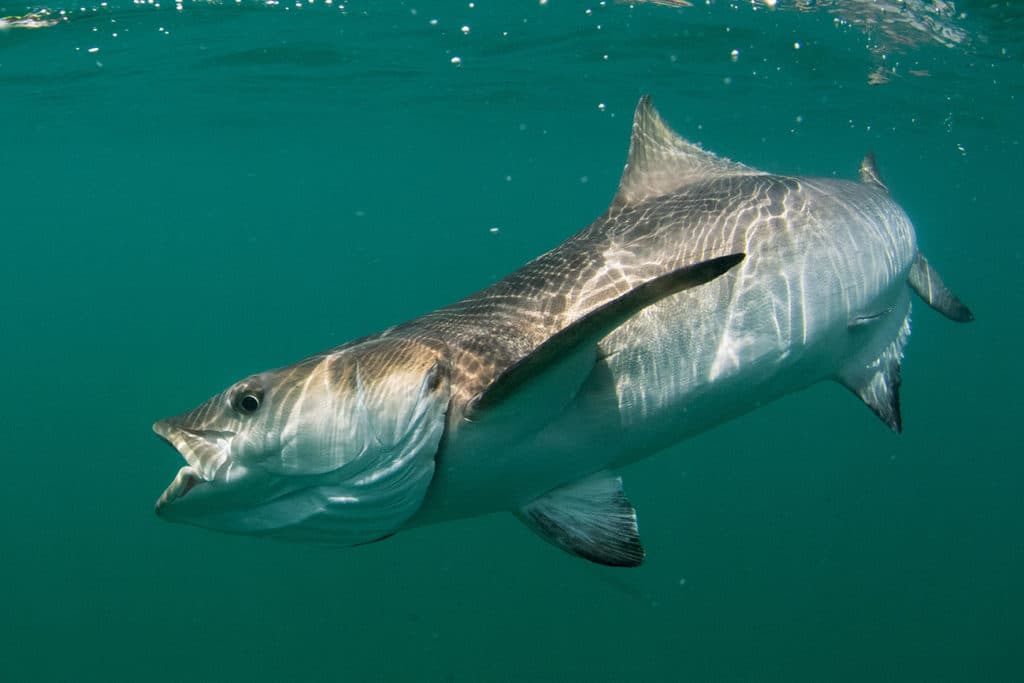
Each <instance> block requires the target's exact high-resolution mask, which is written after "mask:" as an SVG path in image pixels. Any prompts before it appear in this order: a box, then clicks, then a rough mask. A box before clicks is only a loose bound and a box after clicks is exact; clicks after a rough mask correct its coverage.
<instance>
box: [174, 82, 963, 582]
mask: <svg viewBox="0 0 1024 683" xmlns="http://www.w3.org/2000/svg"><path fill="white" fill-rule="evenodd" d="M860 175H861V178H860V182H852V181H845V180H835V179H821V178H804V177H794V176H785V175H773V174H768V173H764V172H762V171H758V170H756V169H752V168H749V167H747V166H744V165H742V164H738V163H734V162H731V161H728V160H726V159H723V158H721V157H717V156H715V155H713V154H710V153H708V152H706V151H704V150H702V149H700V148H699V147H697V146H696V145H693V144H691V143H688V142H686V141H685V140H683V139H682V138H680V137H679V136H677V135H676V134H675V133H674V132H672V131H671V130H670V129H669V128H668V127H667V126H666V125H665V124H664V122H663V121H662V120H661V118H660V117H659V116H658V114H657V113H656V112H655V111H654V109H653V107H652V106H651V104H650V100H649V99H648V98H644V99H642V100H641V102H640V105H639V106H638V108H637V112H636V115H635V118H634V124H633V138H632V141H631V145H630V153H629V160H628V162H627V165H626V169H625V172H624V174H623V178H622V181H621V183H620V187H619V191H618V193H617V194H616V197H615V199H614V200H613V202H612V204H611V206H610V207H609V208H608V210H607V211H606V212H605V214H604V215H602V216H601V217H599V218H598V219H597V220H596V221H594V222H593V223H592V224H591V225H590V226H588V227H587V228H585V229H584V230H583V231H581V232H580V233H578V234H576V235H574V236H573V237H571V238H570V239H569V240H567V241H566V242H564V243H562V244H561V245H559V246H558V247H556V248H554V249H552V250H551V251H549V252H547V253H546V254H543V255H542V256H540V257H538V258H536V259H534V260H533V261H532V262H530V263H529V264H527V265H525V266H524V267H523V268H521V269H519V270H517V271H516V272H514V273H512V274H510V275H509V276H508V277H506V278H504V279H502V280H500V281H499V282H497V283H495V284H493V285H491V286H490V287H488V288H486V289H484V290H481V291H480V292H478V293H476V294H474V295H472V296H469V297H467V298H465V299H463V300H461V301H459V302H456V303H455V304H452V305H450V306H447V307H445V308H441V309H439V310H437V311H434V312H431V313H428V314H426V315H424V316H421V317H419V318H416V319H414V320H411V321H408V322H406V323H403V324H400V325H397V326H395V327H392V328H389V329H387V330H384V331H382V332H380V333H378V334H375V335H371V336H369V337H366V338H363V339H360V340H356V341H354V342H351V343H349V344H346V345H343V346H340V347H338V348H336V349H332V350H329V351H326V352H324V353H321V354H318V355H315V356H312V357H310V358H307V359H305V360H303V361H300V362H299V363H297V364H295V365H292V366H288V367H286V368H281V369H279V370H273V371H268V372H266V373H260V374H257V375H254V376H252V377H249V378H246V379H244V380H242V381H241V382H239V383H237V384H235V385H233V386H232V387H230V388H228V389H227V390H226V391H225V392H222V393H221V394H218V395H217V396H214V397H213V398H211V399H210V400H209V401H207V402H206V403H204V404H203V405H201V406H199V407H198V408H196V409H194V410H193V411H190V412H188V413H185V414H183V415H181V416H178V417H175V418H168V419H167V420H163V421H161V422H158V423H157V424H156V425H155V426H154V429H155V430H156V431H157V433H158V434H160V435H161V436H163V437H164V438H165V439H166V440H167V441H168V442H170V443H171V444H172V445H173V446H175V448H177V449H178V450H179V452H181V453H182V455H183V456H184V457H185V459H186V460H187V461H188V465H187V466H186V467H184V468H182V470H181V471H179V474H178V477H177V478H176V479H175V481H174V482H173V483H172V485H171V486H170V487H168V489H167V491H165V492H164V494H163V496H161V498H160V500H159V501H158V504H157V511H158V513H159V514H161V515H162V516H165V517H167V518H168V519H171V520H173V521H183V522H187V523H192V524H197V525H200V526H206V527H210V528H214V529H219V530H222V531H228V532H234V533H245V534H253V535H266V536H273V537H278V538H284V539H291V540H301V541H311V542H321V543H335V544H341V545H354V544H359V543H366V542H371V541H374V540H378V539H380V538H383V537H386V536H389V535H391V534H393V533H395V532H396V531H399V530H401V529H404V528H408V527H411V526H417V525H423V524H430V523H436V522H441V521H446V520H451V519H458V518H464V517H472V516H477V515H481V514H486V513H489V512H495V511H500V510H509V511H512V512H513V513H514V514H516V515H517V516H518V517H519V518H520V519H521V520H522V521H523V522H524V523H526V524H527V525H528V526H529V527H530V528H532V529H533V530H534V531H536V532H537V533H538V534H539V535H541V536H542V537H543V538H544V539H545V540H548V541H550V542H551V543H553V544H554V545H556V546H558V547H560V548H562V549H564V550H566V551H568V552H570V553H573V554H576V555H579V556H581V557H584V558H586V559H589V560H592V561H595V562H599V563H602V564H610V565H622V566H634V565H636V564H639V563H640V561H642V559H643V554H644V553H643V548H642V546H641V544H640V541H639V536H638V533H637V529H636V514H635V511H634V510H633V507H632V505H631V504H630V503H629V501H628V499H626V497H625V495H624V493H623V491H622V484H621V479H619V478H618V477H617V476H615V475H614V474H611V472H612V471H613V470H615V469H617V468H619V467H622V466H623V465H627V464H629V463H631V462H633V461H636V460H638V459H640V458H643V457H646V456H648V455H650V454H652V453H655V452H657V451H659V450H661V449H663V448H665V447H667V446H669V445H671V444H673V443H676V442H678V441H680V440H682V439H684V438H686V437H688V436H691V435H693V434H696V433H699V432H701V431H703V430H705V429H708V428H709V427H712V426H714V425H716V424H719V423H721V422H723V421H726V420H728V419H730V418H733V417H735V416H737V415H740V414H743V413H745V412H748V411H750V410H752V409H754V408H756V407H757V406H759V405H762V404H764V403H766V402H769V401H772V400H774V399H776V398H779V397H781V396H783V395H785V394H788V393H791V392H794V391H797V390H800V389H802V388H805V387H807V386H810V385H812V384H814V383H817V382H819V381H822V380H835V381H838V382H840V383H842V384H844V385H845V386H847V387H848V388H850V389H851V390H852V391H853V392H854V393H855V394H856V395H857V396H859V397H860V398H861V399H862V400H863V401H864V402H865V403H866V404H867V405H868V406H869V407H870V408H871V409H872V410H873V411H874V412H875V413H876V414H877V415H878V416H879V417H880V418H881V419H882V420H883V421H884V422H885V423H886V424H887V425H888V426H889V427H890V428H892V429H893V430H895V431H899V430H900V429H901V421H900V413H899V383H900V369H899V367H900V361H901V359H902V357H903V349H904V345H905V343H906V341H907V338H908V336H909V333H910V308H911V291H912V290H914V291H917V292H918V293H919V294H920V295H921V296H922V297H923V298H924V299H925V300H926V301H927V302H928V303H929V304H930V305H932V306H933V307H935V308H937V309H938V310H940V312H942V313H944V314H945V315H947V317H950V318H952V319H954V320H960V321H967V320H970V319H972V317H973V316H972V315H971V313H970V311H969V310H968V309H967V308H966V307H965V306H964V305H963V304H962V303H961V302H960V301H959V300H958V299H957V298H956V297H955V296H954V295H952V293H950V292H949V291H948V290H947V289H946V288H945V287H944V285H943V284H942V282H941V279H940V278H939V277H938V275H937V274H936V273H935V272H934V271H933V270H932V269H931V268H930V266H929V265H928V263H927V261H926V260H925V259H924V257H923V256H922V255H921V254H920V252H919V250H918V247H917V242H916V238H915V233H914V229H913V226H912V224H911V222H910V220H909V219H908V218H907V216H906V214H905V213H904V212H903V210H902V209H901V208H900V207H899V205H898V204H896V203H895V202H894V201H893V200H892V198H891V197H890V196H889V193H888V190H887V189H886V188H885V186H884V184H883V183H882V182H881V180H880V178H879V176H878V172H877V170H876V168H875V164H874V160H873V158H872V157H871V156H870V155H869V156H868V158H866V159H865V161H864V163H863V164H862V165H861V173H860Z"/></svg>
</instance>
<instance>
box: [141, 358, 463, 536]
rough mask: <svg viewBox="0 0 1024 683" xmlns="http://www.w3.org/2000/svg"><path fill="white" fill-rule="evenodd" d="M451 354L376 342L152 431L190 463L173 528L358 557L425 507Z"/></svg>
mask: <svg viewBox="0 0 1024 683" xmlns="http://www.w3.org/2000/svg"><path fill="white" fill-rule="evenodd" d="M450 395H451V390H450V371H449V365H448V363H447V360H446V358H445V357H444V355H443V353H442V352H440V351H439V350H438V349H436V348H433V347H431V346H429V345H427V344H424V343H422V342H418V341H410V340H406V339H391V338H381V339H371V340H368V341H364V342H360V343H356V344H353V345H351V346H347V347H342V348H340V349H338V350H335V351H332V352H328V353H326V354H322V355H320V356H314V357H312V358H309V359H306V360H304V361H300V362H299V363H296V364H295V365H292V366H289V367H285V368H280V369H277V370H270V371H267V372H262V373H258V374H255V375H252V376H250V377H246V378H245V379H243V380H241V381H239V382H236V383H235V384H233V385H231V386H230V387H228V388H227V389H225V390H224V391H222V392H221V393H219V394H217V395H215V396H213V397H212V398H210V399H209V400H208V401H206V402H205V403H203V404H201V405H199V406H198V407H196V408H194V409H192V410H190V411H188V412H186V413H183V414H181V415H178V416H175V417H170V418H167V419H164V420H160V421H159V422H157V423H156V424H154V425H153V430H154V431H155V432H156V433H157V434H158V435H159V436H160V437H162V438H163V439H164V440H165V441H167V442H168V443H169V444H170V445H171V446H173V447H174V448H175V449H176V450H177V451H178V453H180V454H181V456H182V457H183V458H184V459H185V462H186V465H185V466H184V467H182V468H181V469H180V470H179V471H178V474H177V475H176V476H175V478H174V480H173V481H172V482H171V484H170V486H168V487H167V489H166V490H165V491H164V492H163V494H162V495H161V496H160V498H159V500H157V503H156V512H157V514H158V515H159V516H160V517H162V518H164V519H167V520H169V521H174V522H182V523H186V524H192V525H196V526H200V527H205V528H209V529H215V530H218V531H224V532H228V533H237V534H248V535H257V536H272V537H278V538H284V539H291V540H300V541H310V542H319V543H328V544H334V545H358V544H361V543H368V542H371V541H374V540H378V539H380V538H383V537H386V536H389V535H391V534H393V533H394V532H395V531H397V530H398V529H399V528H400V527H401V526H402V525H403V524H404V522H406V521H407V520H408V519H409V518H410V517H411V516H412V515H413V514H414V513H415V512H416V511H417V510H418V509H419V507H420V505H421V503H422V501H423V498H424V496H425V495H426V492H427V488H428V487H429V485H430V481H431V479H432V477H433V472H434V456H435V455H436V453H437V449H438V446H439V444H440V441H441V437H442V435H443V433H444V429H445V419H446V414H447V410H448V405H449V402H450Z"/></svg>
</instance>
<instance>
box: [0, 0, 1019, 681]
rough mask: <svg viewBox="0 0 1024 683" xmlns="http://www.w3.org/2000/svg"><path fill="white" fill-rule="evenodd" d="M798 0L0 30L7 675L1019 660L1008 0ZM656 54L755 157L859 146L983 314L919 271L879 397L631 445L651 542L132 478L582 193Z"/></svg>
mask: <svg viewBox="0 0 1024 683" xmlns="http://www.w3.org/2000/svg"><path fill="white" fill-rule="evenodd" d="M813 4H814V3H808V2H806V1H805V2H801V3H787V2H786V1H785V0H780V2H779V3H778V7H777V8H776V11H768V9H766V8H765V7H764V5H763V3H761V4H760V5H758V6H752V5H751V4H750V3H749V2H742V3H738V4H736V5H728V4H726V3H712V4H711V5H709V6H704V5H703V4H702V5H701V6H699V7H693V8H681V9H675V8H670V7H660V6H653V5H637V6H629V5H622V4H612V3H608V4H603V3H572V2H567V1H565V0H551V1H550V2H549V3H547V4H546V5H541V4H538V3H537V2H529V1H528V2H521V3H511V2H508V3H498V2H492V1H490V0H477V1H476V3H475V7H472V6H470V5H469V4H468V3H467V2H465V1H463V2H443V3H425V2H424V3H422V4H416V3H383V2H368V1H362V0H354V1H353V2H351V3H347V4H346V6H345V8H344V9H340V8H339V6H338V4H337V3H336V4H334V5H333V6H325V5H324V4H323V3H322V2H318V3H316V4H313V5H309V6H305V7H296V6H286V5H277V6H264V5H258V4H254V3H243V4H236V3H230V2H229V3H224V4H223V5H209V4H195V3H186V4H185V5H184V7H182V8H181V9H180V10H179V9H175V7H174V6H173V3H165V6H163V7H156V6H147V5H132V4H130V3H121V4H119V5H111V6H108V7H92V6H86V7H85V8H83V9H79V7H80V6H74V5H71V4H68V5H66V6H60V5H54V6H50V7H49V9H50V10H51V11H53V12H56V11H57V10H60V9H66V10H72V11H70V12H68V13H67V14H66V17H67V18H68V20H67V21H64V22H61V23H59V24H57V25H55V26H50V27H45V28H36V29H31V28H26V27H18V26H14V27H11V28H8V29H7V30H0V130H2V131H3V142H2V143H0V189H2V193H0V201H2V213H0V230H2V232H0V240H2V241H0V244H2V247H0V292H2V294H0V320H2V332H0V354H2V357H3V359H4V363H3V375H2V380H3V389H4V390H3V392H2V393H0V416H2V418H0V437H2V439H0V443H2V448H0V452H2V461H3V467H2V470H0V472H2V475H0V540H2V549H0V553H2V554H0V616H2V619H0V679H2V680H4V681H30V680H48V681H86V680H90V681H141V680H146V681H179V680H198V681H256V680H260V681H286V680H325V681H326V680H331V681H374V680H382V681H442V682H454V681H505V680H515V681H531V680H557V681H582V680H586V681H674V680H689V681H721V680H728V681H744V680H766V681H876V680H887V681H1009V680H1020V679H1021V677H1022V676H1024V654H1022V653H1024V616H1022V611H1024V587H1022V585H1021V577H1022V572H1024V542H1022V538H1024V504H1022V502H1021V489H1022V485H1024V464H1022V462H1021V447H1020V445H1019V434H1020V425H1021V419H1022V418H1021V409H1022V401H1021V393H1020V385H1021V379H1022V372H1021V361H1020V357H1021V350H1020V342H1019V341H1018V338H1019V337H1018V335H1019V334H1020V332H1021V324H1020V311H1021V309H1022V305H1024V288H1022V287H1021V282H1022V278H1021V272H1022V267H1024V264H1022V237H1021V234H1022V227H1024V225H1022V220H1021V213H1020V210H1019V209H1018V206H1019V203H1020V201H1021V199H1022V195H1021V186H1020V182H1021V178H1022V169H1024V150H1022V145H1021V138H1022V132H1024V126H1022V115H1024V108H1022V106H1021V98H1022V97H1024V67H1022V62H1024V60H1022V57H1024V55H1022V48H1024V33H1022V31H1024V25H1022V23H1024V15H1022V14H1021V13H1020V10H1019V9H1015V8H1014V7H1013V5H1014V4H1015V3H1003V2H1000V3H996V4H991V3H989V2H979V3H968V4H961V5H960V7H959V9H960V11H964V12H966V16H958V15H955V14H954V15H952V16H942V15H941V14H935V13H929V12H928V9H929V7H932V4H931V3H923V2H920V1H919V2H916V3H914V5H913V6H910V5H908V4H905V3H896V2H895V0H894V2H893V4H894V6H898V7H897V9H898V8H900V7H902V8H903V11H904V13H903V14H892V13H889V14H886V13H884V12H883V13H878V11H879V6H877V3H857V2H849V3H846V4H847V5H849V6H850V7H848V8H847V7H844V6H843V3H834V2H819V3H818V4H817V6H815V7H813V8H812V7H808V6H809V5H813ZM940 4H941V3H940ZM947 4H948V3H947ZM795 5H800V6H801V7H803V8H805V9H808V11H797V10H798V9H799V8H798V7H795ZM862 5H863V7H862ZM28 9H39V8H38V6H32V7H26V6H24V5H18V4H17V3H11V2H9V1H8V0H0V15H24V14H25V12H26V11H27V10H28ZM910 9H914V10H916V12H917V15H915V16H921V17H926V18H929V19H931V20H932V23H931V24H928V23H927V22H924V24H923V25H924V26H926V27H927V26H934V25H935V22H936V21H937V20H941V21H942V22H943V23H944V24H946V25H947V28H949V29H950V30H947V31H946V32H945V33H942V32H941V31H939V32H932V34H929V33H928V32H927V31H919V30H917V29H914V28H912V27H911V25H910V24H902V23H893V22H892V19H893V18H894V17H896V18H902V19H906V18H907V11H908V10H910ZM933 9H934V7H933ZM840 10H844V11H846V10H848V11H846V13H845V14H844V13H842V12H841V11H840ZM859 10H864V12H865V13H863V14H859V13H858V11H859ZM872 12H874V13H872ZM48 16H50V17H53V16H57V15H56V14H50V15H48ZM887 17H888V20H886V18H887ZM432 19H437V23H436V25H432V24H431V20H432ZM918 23H921V22H918ZM462 26H468V27H469V31H468V33H464V32H463V30H462V28H461V27H462ZM952 29H955V31H954V30H952ZM956 31H959V32H960V33H957V32H956ZM114 34H116V36H115V35H114ZM950 35H952V36H953V38H952V39H951V38H949V36H950ZM934 36H938V37H939V38H941V39H942V40H941V42H940V40H937V39H935V37H934ZM943 36H945V37H943ZM797 44H799V47H797ZM733 50H736V51H737V53H736V54H735V55H733V54H732V51H733ZM455 57H458V58H459V60H457V61H459V62H460V63H458V64H456V63H453V61H452V60H453V58H455ZM884 80H887V82H884V83H877V81H884ZM870 81H876V84H874V85H872V84H871V83H870ZM645 92H651V93H653V95H654V96H655V101H656V103H657V105H658V107H659V109H660V110H661V111H662V113H663V114H664V116H665V117H666V118H667V119H668V121H669V122H670V123H671V124H672V125H673V126H674V127H675V128H677V129H678V130H679V131H680V132H681V133H682V134H684V135H686V136H687V137H690V138H692V139H696V140H699V141H701V142H702V143H703V144H704V145H705V146H706V147H708V148H709V149H712V150H714V151H716V152H719V153H721V154H724V155H727V156H729V157H731V158H733V159H736V160H740V161H743V162H745V163H747V164H750V165H753V166H757V167H761V168H764V169H766V170H772V171H779V172H787V173H803V174H817V175H832V174H836V175H839V176H842V177H854V176H855V173H856V169H857V165H858V163H859V161H860V159H861V157H862V155H863V153H864V152H865V151H866V150H867V149H869V148H871V149H873V150H874V151H875V153H876V156H877V157H878V160H879V165H880V167H881V171H882V174H883V176H884V177H885V179H886V180H887V182H888V183H889V185H890V187H891V189H892V192H893V194H894V196H895V197H896V198H897V199H898V200H899V201H900V202H901V203H902V204H903V206H904V207H905V208H906V210H907V212H908V213H909V214H910V216H911V217H912V219H913V220H914V222H915V224H916V226H917V229H918V234H919V239H920V242H921V244H922V246H923V249H924V250H925V252H926V253H927V254H928V256H929V258H930V259H931V261H932V262H933V263H934V264H935V265H936V266H937V268H938V269H939V270H940V271H941V272H942V274H943V276H944V277H945V279H946V282H947V283H948V284H950V286H951V287H952V288H953V289H954V290H955V291H957V293H958V294H960V295H961V296H962V297H963V298H964V299H965V301H967V302H968V303H969V304H970V305H971V306H972V308H973V310H974V311H975V313H976V315H977V317H978V321H977V322H976V323H974V324H973V325H969V326H956V325H953V324H952V323H949V322H948V321H946V320H944V319H941V318H940V317H939V316H938V315H937V314H935V313H934V312H933V311H930V310H928V309H927V308H925V307H924V306H921V305H918V306H917V307H916V309H915V318H914V333H913V336H912V338H911V343H910V347H909V349H908V355H907V359H906V361H905V364H904V372H903V378H904V384H903V394H902V396H903V415H904V428H905V431H904V434H903V435H902V436H899V437H897V436H894V435H892V434H890V433H889V432H888V431H887V430H886V429H885V427H884V426H883V425H882V424H881V423H880V422H878V421H877V420H876V419H875V418H874V417H873V416H872V415H871V414H870V412H869V411H868V410H866V409H865V408H864V407H863V406H861V405H859V404H858V402H857V401H856V399H854V398H853V397H851V396H850V395H849V394H848V393H847V392H846V391H845V390H843V389H842V388H840V387H839V386H837V385H821V386H818V387H815V388H813V389H811V390H809V391H806V392H804V393H801V394H798V395H795V396H791V397H788V398H786V399H784V400H781V401H779V402H776V403H774V404H772V405H769V406H765V407H764V408H762V409H761V410H760V411H758V412H756V413H754V414H751V415H749V416H747V417H745V418H743V419H741V420H737V421H735V422H732V423H730V424H727V425H725V426H723V427H720V428H718V429H716V430H714V431H712V432H710V433H708V434H705V435H703V436H701V437H699V438H696V439H693V440H690V441H688V442H685V443H683V444H680V445H679V446H677V447H676V448H674V449H673V450H672V451H671V452H669V453H665V454H662V455H659V456H658V457H655V458H651V459H649V460H647V461H644V462H642V463H640V464H639V465H636V466H634V467H632V468H630V469H628V470H626V471H625V472H624V473H623V474H624V477H625V480H626V487H627V491H628V493H629V495H630V497H631V499H632V500H633V502H634V503H635V504H636V506H637V508H638V509H639V513H640V518H641V519H640V521H641V531H642V536H643V539H644V542H645V545H646V547H647V552H648V561H647V563H646V564H645V566H643V567H641V568H639V569H636V570H613V569H607V568H602V567H597V566H593V565H590V564H587V563H585V562H583V561H580V560H577V559H574V558H572V557H569V556H567V555H564V554H562V553H560V552H559V551H557V550H556V549H554V548H552V547H550V546H548V545H546V544H544V543H542V542H540V541H539V540H538V539H537V538H535V537H534V536H533V535H532V534H531V533H530V532H529V531H528V530H526V529H525V528H524V527H522V526H521V525H520V524H518V523H517V522H516V521H515V520H514V519H513V518H512V517H511V516H510V515H497V516H492V517H488V518H483V519H477V520H470V521H464V522H458V523H451V524H448V525H441V526H435V527H428V528H423V529H419V530H415V531H411V532H408V533H401V534H399V535H397V536H396V537H394V538H392V539H389V540H387V541H386V542H383V543H379V544H375V545H370V546H365V547H359V548H354V549H346V550H337V549H328V548H321V547H312V546H301V545H287V544H280V543H274V542H270V541H260V540H255V539H249V538H238V537H230V536H224V535H218V534H215V533H212V532H207V531H203V530H199V529H195V528H190V527H184V526H176V525H170V524H166V523H164V522H161V521H160V520H158V519H157V518H156V517H155V516H154V514H153V511H152V506H153V502H154V500H155V499H156V497H157V496H158V495H159V493H160V492H161V491H162V490H163V488H164V487H165V486H166V485H167V484H168V483H169V481H170V479H171V478H172V476H173V474H174V473H175V471H176V470H177V468H178V467H179V465H180V461H179V459H178V458H177V456H176V455H175V454H173V453H172V452H171V451H170V450H169V449H168V448H167V447H166V446H165V445H163V444H161V443H160V441H159V440H158V439H157V438H156V437H155V436H154V435H153V434H152V433H151V431H150V425H151V424H152V422H153V421H154V420H156V419H158V418H161V417H165V416H167V415H171V414H175V413H178V412H181V411H182V410H184V409H187V408H190V407H192V406H193V405H195V404H197V403H199V402H200V401H202V400H205V399H206V398H207V396H209V395H210V394H212V393H213V392H215V391H218V390H220V389H221V388H222V387H224V386H225V385H227V384H228V383H230V382H232V381H234V380H236V379H238V378H240V377H242V376H244V375H246V374H248V373H250V372H253V371H257V370H262V369H265V368H269V367H274V366H278V365H282V364H286V363H289V362H292V361H294V360H297V359H298V358H300V357H303V356H305V355H307V354H310V353H313V352H316V351H319V350H321V349H323V348H326V347H329V346H332V345H335V344H338V343H340V342H342V341H345V340H347V339H350V338H353V337H356V336H359V335H362V334H366V333H369V332H372V331H375V330H377V329H380V328H382V327H385V326H387V325H391V324H394V323H396V322H399V321H402V320H404V319H407V318H409V317H413V316H416V315H418V314H421V313H423V312H426V311H428V310H430V309H432V308H434V307H437V306H440V305H443V304H446V303H449V302H450V301H452V300H454V299H455V298H457V297H460V296H462V295H465V294H468V293H470V292H472V291H474V290H475V289H477V288H479V287H481V286H483V285H485V284H487V283H489V282H490V281H492V280H493V279H495V278H497V277H500V276H501V275H503V274H505V273H506V272H508V271H510V270H511V269H513V268H515V267H516V266H518V265H520V264H522V263H523V262H525V261H526V260H528V259H529V258H531V257H533V256H535V255H537V254H539V253H541V252H542V251H544V250H546V249H548V248H550V247H552V246H553V245H555V244H557V243H558V242H560V241H561V240H562V239H564V238H565V237H567V236H568V235H570V234H571V233H572V232H574V231H576V230H578V229H579V228H582V227H583V226H584V225H586V224H587V223H588V222H589V221H590V220H592V219H593V218H594V217H595V216H597V215H598V214H600V213H601V212H602V211H603V210H604V208H605V206H606V205H607V203H608V201H609V200H610V198H611V196H612V194H613V193H614V189H615V187H616V183H617V181H618V175H619V172H620V170H621V168H622V164H623V162H624V159H625V152H626V146H627V141H628V134H629V121H630V116H631V112H632V107H633V106H634V104H635V102H636V100H637V98H638V97H639V95H641V94H642V93H645ZM492 228H497V231H496V232H495V231H492Z"/></svg>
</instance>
